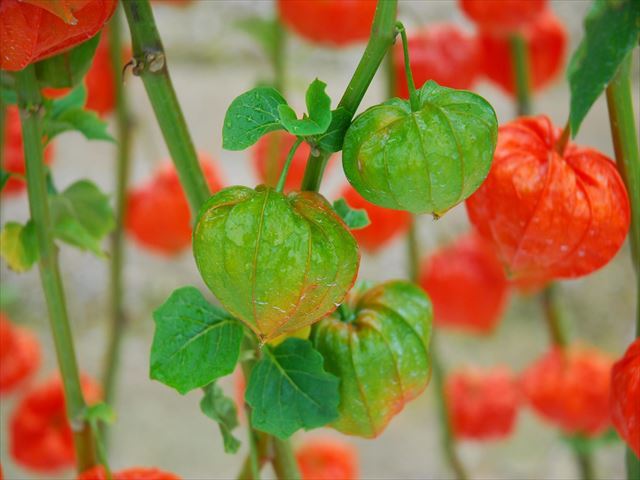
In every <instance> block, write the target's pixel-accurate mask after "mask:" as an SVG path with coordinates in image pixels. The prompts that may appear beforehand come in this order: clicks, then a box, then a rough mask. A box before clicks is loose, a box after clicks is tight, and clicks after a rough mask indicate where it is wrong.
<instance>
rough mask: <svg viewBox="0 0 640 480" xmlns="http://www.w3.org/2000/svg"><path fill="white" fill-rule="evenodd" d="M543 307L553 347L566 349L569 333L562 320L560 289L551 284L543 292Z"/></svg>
mask: <svg viewBox="0 0 640 480" xmlns="http://www.w3.org/2000/svg"><path fill="white" fill-rule="evenodd" d="M542 307H543V309H544V318H545V320H546V322H547V328H548V330H549V335H550V336H551V342H552V343H553V345H556V346H558V347H561V348H564V347H566V346H567V333H566V331H565V328H564V320H563V319H562V309H561V308H560V305H559V302H558V287H557V285H555V284H553V283H550V284H549V285H548V286H547V287H546V288H545V289H544V290H543V291H542Z"/></svg>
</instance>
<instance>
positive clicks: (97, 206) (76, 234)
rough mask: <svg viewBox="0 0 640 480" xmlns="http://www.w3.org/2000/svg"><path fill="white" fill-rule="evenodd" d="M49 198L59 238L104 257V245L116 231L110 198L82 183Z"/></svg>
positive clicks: (91, 185)
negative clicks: (111, 233)
mask: <svg viewBox="0 0 640 480" xmlns="http://www.w3.org/2000/svg"><path fill="white" fill-rule="evenodd" d="M50 198H51V199H50V202H51V217H52V221H53V233H54V235H55V236H56V238H59V239H60V240H62V241H63V242H66V243H68V244H70V245H74V246H76V247H79V248H81V249H83V250H89V251H91V252H93V253H95V254H96V255H98V256H103V255H104V254H103V251H102V246H101V244H102V241H103V240H104V238H105V237H106V236H107V234H108V233H110V232H111V231H112V230H113V229H114V227H115V219H114V216H113V210H112V209H111V206H110V205H109V197H108V196H107V195H105V194H103V193H102V192H101V191H100V190H99V189H98V187H96V186H95V185H94V184H93V183H91V182H90V181H88V180H80V181H78V182H76V183H74V184H72V185H71V186H69V187H68V188H67V189H66V190H64V191H63V192H62V193H59V194H56V195H52V196H51V197H50Z"/></svg>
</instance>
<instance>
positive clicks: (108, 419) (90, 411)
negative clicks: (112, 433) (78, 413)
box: [85, 402, 116, 425]
mask: <svg viewBox="0 0 640 480" xmlns="http://www.w3.org/2000/svg"><path fill="white" fill-rule="evenodd" d="M85 420H87V421H88V422H90V423H91V424H92V425H97V424H98V423H104V424H107V425H111V424H112V423H114V422H115V421H116V412H115V411H114V410H113V408H111V406H110V405H107V404H106V403H104V402H100V403H96V404H95V405H89V406H88V407H87V410H86V413H85Z"/></svg>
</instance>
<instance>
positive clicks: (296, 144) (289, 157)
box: [276, 137, 304, 193]
mask: <svg viewBox="0 0 640 480" xmlns="http://www.w3.org/2000/svg"><path fill="white" fill-rule="evenodd" d="M303 140H304V139H303V138H302V137H298V138H297V139H296V141H295V142H294V144H293V145H292V146H291V148H290V149H289V154H288V155H287V160H286V161H285V162H284V166H283V167H282V172H280V178H279V179H278V184H277V185H276V192H280V193H282V191H283V190H284V184H285V182H286V181H287V174H288V173H289V167H291V161H292V160H293V156H294V155H295V154H296V150H298V147H299V146H300V144H301V143H302V142H303Z"/></svg>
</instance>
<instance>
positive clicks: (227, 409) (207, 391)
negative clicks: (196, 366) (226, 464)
mask: <svg viewBox="0 0 640 480" xmlns="http://www.w3.org/2000/svg"><path fill="white" fill-rule="evenodd" d="M200 410H202V413H204V414H205V415H206V416H207V417H209V418H210V419H211V420H213V421H214V422H217V423H218V426H219V427H220V433H221V434H222V439H223V442H224V451H225V452H227V453H236V452H237V451H238V448H240V441H239V440H238V439H237V438H236V437H234V436H233V434H232V433H231V431H232V430H233V429H234V428H236V427H237V426H238V412H237V411H236V405H235V403H233V400H231V399H230V398H229V397H227V396H226V395H225V394H224V392H223V391H222V388H220V387H219V386H218V385H216V384H215V382H213V383H210V384H209V385H207V386H206V387H204V397H202V400H200Z"/></svg>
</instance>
